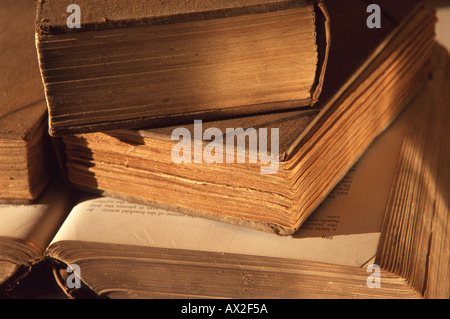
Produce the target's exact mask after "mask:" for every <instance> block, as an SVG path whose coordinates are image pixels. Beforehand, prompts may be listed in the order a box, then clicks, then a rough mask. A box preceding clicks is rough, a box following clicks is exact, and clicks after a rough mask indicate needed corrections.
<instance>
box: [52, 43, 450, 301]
mask: <svg viewBox="0 0 450 319" xmlns="http://www.w3.org/2000/svg"><path fill="white" fill-rule="evenodd" d="M435 49H436V50H435V54H434V55H433V57H434V58H433V63H434V71H433V73H432V79H430V80H429V81H428V82H427V84H426V86H425V87H423V89H422V90H421V91H420V94H419V95H418V96H417V98H416V99H415V100H414V101H413V102H412V104H410V105H409V106H408V108H407V109H406V110H405V112H403V113H402V114H401V116H400V117H399V118H398V119H397V120H396V121H395V123H394V124H393V125H392V126H390V128H389V129H388V130H387V131H386V132H385V133H383V134H382V135H381V136H380V137H379V138H377V139H376V140H375V142H374V143H373V144H372V145H371V147H370V148H369V149H368V150H367V152H366V153H365V154H364V156H363V157H362V158H361V159H360V161H358V163H357V164H356V165H355V166H354V167H353V169H352V170H351V171H350V172H349V173H348V174H347V175H346V176H345V178H344V179H343V180H342V181H341V182H340V183H339V185H338V186H337V187H336V188H335V189H334V191H333V192H332V193H331V194H330V196H328V198H327V200H326V201H325V202H324V203H323V204H322V205H321V206H320V207H319V208H318V209H317V210H316V211H315V212H314V213H313V214H312V215H311V216H310V218H309V219H308V221H307V222H306V223H305V224H304V225H303V227H302V228H301V229H300V230H299V231H298V232H297V233H295V234H294V235H292V236H288V237H281V236H273V235H271V234H268V233H264V232H259V231H256V230H253V229H248V228H242V227H237V226H235V225H229V224H226V223H220V222H217V221H211V220H208V219H203V218H197V217H192V216H188V215H183V214H179V213H176V212H172V211H167V210H164V209H158V208H153V207H150V206H141V205H138V204H135V203H130V202H125V201H121V200H118V199H114V198H108V197H92V195H88V196H87V197H85V198H84V199H83V200H82V201H80V203H79V204H78V205H76V206H75V207H74V209H73V210H72V212H71V213H70V215H69V217H68V218H67V219H66V221H65V223H64V224H63V226H62V227H61V228H60V230H59V232H58V233H57V235H56V236H55V238H54V239H53V241H52V243H51V244H50V245H49V248H48V249H47V252H46V255H47V256H48V257H50V258H52V259H54V261H55V275H56V277H57V278H58V280H59V282H60V285H61V287H62V288H63V289H65V290H66V291H67V293H68V294H69V295H70V296H72V297H83V292H84V291H89V292H92V291H93V292H95V294H96V295H97V296H99V297H109V298H240V299H251V298H258V299H261V298H262V299H264V298H269V299H270V298H281V299H289V298H389V299H390V298H443V299H448V298H449V297H450V278H449V275H448V274H449V269H450V255H449V251H448V243H449V240H450V237H449V234H450V232H449V231H448V230H449V227H450V219H449V214H450V211H449V209H448V207H449V206H448V204H449V202H450V198H449V197H448V194H449V191H448V190H449V187H450V185H449V180H450V178H449V177H450V175H449V174H450V167H449V166H448V165H447V163H448V159H449V156H450V154H449V150H450V148H449V147H448V138H447V136H448V131H449V128H448V125H447V119H448V116H449V114H448V113H449V111H450V108H448V103H447V101H448V99H449V98H450V96H449V94H450V93H449V91H448V89H447V88H448V85H449V83H450V82H449V81H450V57H449V55H448V53H447V52H446V51H445V50H444V49H443V48H442V47H439V46H437V47H436V48H435ZM433 203H434V205H433ZM385 212H387V213H386V214H385ZM67 265H72V267H76V268H77V269H78V270H79V272H78V275H79V280H80V283H79V286H78V288H73V289H69V286H68V282H72V281H71V279H69V278H68V273H67V271H66V269H67Z"/></svg>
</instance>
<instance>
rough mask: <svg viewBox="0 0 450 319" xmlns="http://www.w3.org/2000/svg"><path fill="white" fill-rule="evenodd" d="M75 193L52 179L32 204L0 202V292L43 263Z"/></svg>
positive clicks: (75, 199) (61, 182)
mask: <svg viewBox="0 0 450 319" xmlns="http://www.w3.org/2000/svg"><path fill="white" fill-rule="evenodd" d="M79 196H80V194H79V192H78V191H77V190H74V189H71V188H70V187H69V186H68V185H67V183H66V182H64V181H63V180H62V179H60V178H55V179H54V180H52V182H51V183H50V184H49V185H48V186H47V187H46V188H45V190H44V192H43V193H42V195H41V196H40V197H39V198H38V199H37V200H36V201H35V202H34V203H31V204H0V219H1V221H2V222H1V223H0V292H2V293H4V294H6V295H8V292H9V291H12V290H13V289H15V288H16V287H17V283H18V282H19V283H20V282H21V281H22V280H23V279H24V278H26V277H27V276H28V275H29V274H30V272H32V271H34V269H35V268H36V267H39V265H40V264H41V263H43V261H44V260H45V256H44V252H45V250H46V248H47V247H48V245H49V244H50V242H51V240H52V239H53V237H54V236H55V234H56V233H57V231H58V229H59V228H60V227H61V225H62V223H63V221H64V219H65V218H66V217H67V215H68V213H69V212H70V210H71V209H72V207H73V205H74V204H75V203H76V201H77V200H78V199H79Z"/></svg>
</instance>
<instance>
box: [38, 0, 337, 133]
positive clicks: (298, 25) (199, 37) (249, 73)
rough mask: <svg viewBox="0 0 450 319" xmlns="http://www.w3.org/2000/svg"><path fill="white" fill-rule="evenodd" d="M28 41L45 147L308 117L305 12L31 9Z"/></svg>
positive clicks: (322, 52) (281, 0) (315, 37)
mask: <svg viewBox="0 0 450 319" xmlns="http://www.w3.org/2000/svg"><path fill="white" fill-rule="evenodd" d="M77 15H78V22H79V25H78V26H76V23H77ZM36 31H37V33H36V39H37V50H38V53H39V61H40V66H41V72H42V77H43V82H44V87H45V91H46V97H47V104H48V108H49V120H50V134H52V135H54V136H60V135H70V134H74V133H85V132H95V131H105V130H111V129H115V128H125V127H126V128H147V127H149V126H162V125H169V124H174V123H186V121H187V120H188V119H189V118H191V119H194V118H195V119H199V118H201V119H202V120H207V119H217V118H223V117H225V116H226V117H230V116H236V115H243V114H250V113H257V112H262V111H271V110H280V109H285V108H293V107H300V106H310V105H312V104H314V103H316V102H317V100H318V98H319V96H320V92H321V89H322V84H323V77H324V72H325V69H326V63H327V59H328V48H329V43H328V42H327V39H328V38H329V28H328V20H327V13H326V9H325V7H324V5H323V3H322V1H310V0H251V1H248V0H246V1H232V2H230V1H213V0H208V1H153V0H152V1H137V0H132V1H121V0H116V1H108V3H106V2H105V1H87V0H80V1H78V2H77V4H76V5H74V4H72V2H71V1H68V0H58V1H41V2H39V5H38V14H37V18H36Z"/></svg>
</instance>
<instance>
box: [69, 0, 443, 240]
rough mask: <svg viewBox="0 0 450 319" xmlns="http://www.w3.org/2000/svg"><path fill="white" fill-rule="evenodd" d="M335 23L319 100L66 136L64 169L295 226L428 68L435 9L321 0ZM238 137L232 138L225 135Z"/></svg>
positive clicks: (259, 222)
mask: <svg viewBox="0 0 450 319" xmlns="http://www.w3.org/2000/svg"><path fill="white" fill-rule="evenodd" d="M326 6H327V9H328V11H329V15H330V21H331V28H332V30H333V37H332V41H333V43H334V45H333V46H332V48H331V51H330V58H329V63H328V66H327V72H326V76H325V82H324V87H323V92H322V97H323V98H322V100H321V101H320V102H319V103H318V105H319V109H307V110H305V109H301V110H295V111H289V112H275V113H267V114H263V115H255V116H248V117H240V118H234V119H228V120H219V121H210V122H201V121H198V122H194V123H195V124H194V125H193V124H192V123H191V124H189V125H185V126H181V127H179V126H171V127H165V128H154V129H148V130H139V131H138V130H116V131H112V132H98V133H87V134H77V135H74V136H65V137H64V138H63V142H64V150H63V153H64V156H65V169H66V174H67V176H68V179H69V180H70V182H71V183H73V184H74V185H76V186H78V187H81V188H83V189H87V190H89V191H92V192H97V193H100V194H103V195H107V196H111V197H117V198H120V199H125V200H128V201H134V202H138V203H144V204H151V205H156V206H158V207H160V208H163V209H167V210H169V211H177V212H182V213H186V214H190V215H194V216H201V217H206V218H210V219H214V220H219V221H224V222H229V223H233V224H237V225H242V226H246V227H252V228H256V229H259V230H263V231H268V232H273V233H277V234H280V235H290V234H293V233H294V232H295V231H296V230H297V229H298V228H299V227H300V226H301V224H302V223H303V222H304V221H305V220H306V219H307V218H308V216H309V215H310V214H311V213H312V212H313V211H314V210H315V209H316V208H317V207H318V206H319V205H320V203H321V202H322V201H323V200H324V198H325V197H326V196H327V194H328V193H329V192H330V191H331V190H332V189H333V187H334V186H335V185H336V184H337V183H338V182H339V180H340V179H342V177H343V176H344V175H345V174H346V172H347V171H348V170H349V169H350V168H351V167H352V166H353V165H354V164H355V162H356V161H357V160H358V158H359V157H360V156H361V155H362V154H363V153H364V151H365V150H366V149H367V147H368V146H369V145H370V144H371V143H372V141H373V140H374V139H375V138H376V136H378V135H379V134H380V133H381V132H383V131H384V130H385V129H386V127H388V126H389V124H390V123H392V121H393V120H394V119H395V118H396V116H397V115H398V114H399V112H400V111H401V110H402V109H403V107H404V106H405V105H406V104H407V102H408V101H410V100H411V98H412V97H413V96H414V95H415V94H416V92H417V89H418V88H419V87H420V86H421V85H422V84H423V82H424V79H425V78H426V77H427V76H428V74H429V72H430V55H431V51H432V47H433V44H434V37H433V35H434V24H435V13H434V11H432V10H429V9H425V8H423V6H422V4H421V2H414V1H399V2H395V4H394V3H392V2H389V1H385V2H383V3H382V5H381V7H382V8H383V13H382V15H381V16H382V17H384V18H383V20H382V24H383V27H382V28H381V29H369V28H368V27H367V25H366V17H367V15H364V14H362V12H365V10H366V4H364V3H363V2H359V1H356V2H355V1H351V0H347V1H345V2H335V1H330V2H326ZM235 144H237V146H236V145H235Z"/></svg>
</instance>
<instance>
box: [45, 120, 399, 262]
mask: <svg viewBox="0 0 450 319" xmlns="http://www.w3.org/2000/svg"><path fill="white" fill-rule="evenodd" d="M404 129H405V121H404V119H403V118H401V119H400V120H398V121H397V122H396V123H395V125H393V126H391V127H390V128H389V130H388V131H387V132H385V133H384V134H383V135H382V136H381V137H380V138H378V139H377V140H376V141H375V142H374V144H373V145H372V146H371V147H370V149H369V150H368V151H367V153H366V154H365V155H364V156H363V158H361V160H360V161H359V162H358V163H357V164H356V165H355V167H354V168H353V169H352V170H351V171H350V172H349V173H348V174H347V176H346V177H345V178H344V179H343V181H342V182H341V183H340V184H339V185H338V186H337V187H336V188H335V190H334V191H333V192H332V193H331V194H330V196H328V198H327V199H326V200H325V202H324V203H323V204H322V205H321V206H320V207H319V208H318V209H317V211H316V212H315V213H313V214H312V215H311V216H310V218H309V219H308V221H307V222H306V223H305V224H304V225H303V227H301V229H300V230H299V231H298V232H297V233H296V234H294V235H293V236H290V237H280V236H276V235H274V234H270V233H265V232H261V231H258V230H254V229H248V228H243V227H239V226H236V225H231V224H226V223H222V222H217V221H212V220H208V219H203V218H198V217H192V216H187V215H183V214H180V213H174V212H170V211H166V210H162V209H157V208H154V207H150V206H143V205H138V204H134V203H128V202H125V201H122V200H117V199H113V198H108V197H100V198H97V197H94V198H93V197H92V196H91V195H88V196H87V197H86V198H84V200H83V201H81V202H80V203H79V204H78V205H77V206H75V208H74V209H73V211H72V212H71V213H70V215H69V217H68V218H67V220H66V221H65V223H64V225H63V226H62V227H61V229H60V231H59V232H58V234H57V235H56V237H55V238H54V240H53V242H52V243H54V242H58V241H64V240H78V241H90V242H100V243H114V244H126V245H139V246H147V247H158V248H172V249H184V250H198V251H210V252H222V253H234V254H249V255H256V256H268V257H280V258H292V259H299V260H309V261H317V262H325V263H332V264H340V265H349V266H358V267H360V266H362V265H363V264H364V263H366V262H367V261H368V260H370V259H371V258H373V256H374V255H375V253H376V249H377V245H378V240H379V237H380V231H381V224H382V220H383V216H384V211H385V205H386V203H387V200H388V196H389V192H390V188H391V185H392V181H393V176H394V173H395V169H396V166H397V161H398V157H399V154H400V148H401V144H402V139H403V132H404Z"/></svg>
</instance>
